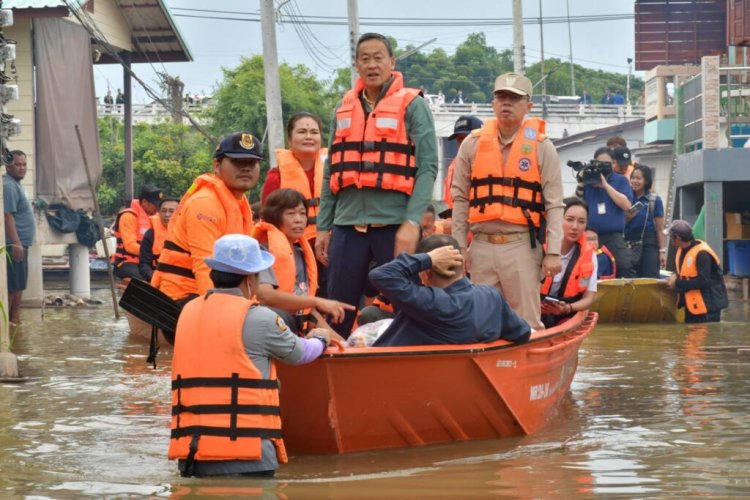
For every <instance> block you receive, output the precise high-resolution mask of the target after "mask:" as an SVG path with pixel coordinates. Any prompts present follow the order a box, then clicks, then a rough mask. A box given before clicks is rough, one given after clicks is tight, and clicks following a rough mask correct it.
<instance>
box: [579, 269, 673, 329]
mask: <svg viewBox="0 0 750 500" xmlns="http://www.w3.org/2000/svg"><path fill="white" fill-rule="evenodd" d="M591 310H592V311H596V312H598V313H599V321H600V322H602V323H682V322H684V321H685V312H684V311H683V310H682V309H678V308H677V295H676V293H675V291H674V290H670V289H669V288H667V287H666V285H665V284H664V282H663V281H662V280H658V279H654V278H635V279H624V278H622V279H613V280H601V281H599V283H597V291H596V299H595V300H594V303H593V304H592V306H591Z"/></svg>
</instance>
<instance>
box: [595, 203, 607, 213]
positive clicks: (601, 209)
mask: <svg viewBox="0 0 750 500" xmlns="http://www.w3.org/2000/svg"><path fill="white" fill-rule="evenodd" d="M596 213H597V214H599V215H605V214H606V213H607V204H606V203H604V202H601V203H597V204H596Z"/></svg>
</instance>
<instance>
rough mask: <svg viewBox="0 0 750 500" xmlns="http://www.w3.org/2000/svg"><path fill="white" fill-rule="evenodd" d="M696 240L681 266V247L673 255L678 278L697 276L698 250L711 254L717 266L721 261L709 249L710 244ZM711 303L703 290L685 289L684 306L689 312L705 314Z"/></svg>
mask: <svg viewBox="0 0 750 500" xmlns="http://www.w3.org/2000/svg"><path fill="white" fill-rule="evenodd" d="M696 241H698V244H697V245H695V246H694V247H692V248H690V249H689V250H688V251H687V253H686V254H685V259H684V260H683V261H682V266H681V267H680V257H681V256H682V248H679V247H678V248H677V255H676V256H675V261H674V262H675V269H678V270H679V276H680V279H684V280H686V279H691V278H695V277H697V276H698V266H697V265H696V263H697V260H698V253H699V252H706V253H707V254H708V255H710V256H711V258H712V259H714V262H716V265H717V266H720V265H721V263H720V261H719V257H718V256H717V255H716V253H715V252H714V251H713V250H712V249H711V247H710V246H708V245H707V244H706V243H705V242H703V241H700V240H696ZM706 291H708V288H706ZM710 306H711V304H708V300H707V299H706V297H705V296H704V290H703V289H700V288H696V289H693V290H687V291H686V292H685V308H687V310H688V311H690V314H693V315H698V314H707V313H708V312H709V307H710Z"/></svg>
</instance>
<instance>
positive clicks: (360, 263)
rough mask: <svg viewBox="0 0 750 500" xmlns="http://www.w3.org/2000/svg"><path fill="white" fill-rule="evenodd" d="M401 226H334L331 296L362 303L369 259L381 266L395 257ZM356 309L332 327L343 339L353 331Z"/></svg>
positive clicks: (331, 297)
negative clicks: (364, 228) (359, 229)
mask: <svg viewBox="0 0 750 500" xmlns="http://www.w3.org/2000/svg"><path fill="white" fill-rule="evenodd" d="M399 227H400V226H399V225H388V226H382V227H373V226H368V228H367V231H366V232H361V231H358V230H357V229H355V227H354V226H333V231H332V232H331V243H330V246H329V248H328V298H329V299H332V300H338V301H340V302H345V303H347V304H351V305H353V306H355V307H358V306H359V303H360V299H361V298H362V294H363V293H364V291H365V285H366V284H367V282H368V278H367V273H368V271H369V270H370V262H371V261H373V260H374V261H375V264H376V265H378V266H379V265H382V264H385V263H386V262H390V261H391V260H393V248H394V246H395V244H396V231H398V229H399ZM356 314H357V313H356V311H347V312H346V316H345V318H344V321H343V322H342V323H339V324H336V323H331V327H332V328H333V329H334V330H336V332H337V333H338V334H339V335H341V336H342V337H344V338H348V337H349V334H350V333H351V331H352V325H353V324H354V318H355V317H356Z"/></svg>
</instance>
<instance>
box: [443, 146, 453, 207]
mask: <svg viewBox="0 0 750 500" xmlns="http://www.w3.org/2000/svg"><path fill="white" fill-rule="evenodd" d="M455 167H456V159H455V158H453V159H452V160H451V164H450V165H448V173H447V174H446V175H445V184H444V185H443V201H444V202H445V204H446V205H448V208H453V195H451V183H452V182H453V169H454V168H455Z"/></svg>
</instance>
